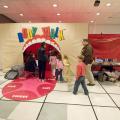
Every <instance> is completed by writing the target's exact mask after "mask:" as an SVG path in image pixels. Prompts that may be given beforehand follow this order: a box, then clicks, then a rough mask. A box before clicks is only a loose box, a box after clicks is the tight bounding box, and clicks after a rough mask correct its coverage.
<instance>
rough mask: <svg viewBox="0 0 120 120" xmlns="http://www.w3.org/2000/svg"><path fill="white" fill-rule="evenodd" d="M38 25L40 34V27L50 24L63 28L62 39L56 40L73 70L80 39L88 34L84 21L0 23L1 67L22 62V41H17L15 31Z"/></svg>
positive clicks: (79, 49) (78, 52)
mask: <svg viewBox="0 0 120 120" xmlns="http://www.w3.org/2000/svg"><path fill="white" fill-rule="evenodd" d="M32 26H36V27H38V32H39V34H40V33H41V34H42V31H41V27H47V26H50V27H52V28H55V27H57V26H58V27H60V28H62V29H65V30H64V37H65V40H64V41H57V42H58V43H59V45H60V47H61V50H62V53H63V54H66V55H68V56H69V58H70V62H71V64H72V66H71V67H72V70H73V71H75V65H76V63H77V61H76V56H77V55H79V54H80V51H81V48H82V44H81V40H82V39H83V38H87V36H88V24H86V23H60V24H57V23H56V24H54V23H44V24H42V23H35V24H34V23H31V24H30V23H14V24H0V51H1V53H0V56H1V61H0V62H1V64H2V67H3V69H6V68H8V67H11V66H13V65H17V64H23V55H22V47H23V44H24V43H22V44H21V43H19V42H18V38H17V33H18V32H21V30H22V28H31V27H32Z"/></svg>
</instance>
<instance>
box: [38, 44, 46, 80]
mask: <svg viewBox="0 0 120 120" xmlns="http://www.w3.org/2000/svg"><path fill="white" fill-rule="evenodd" d="M45 47H46V44H45V42H43V43H41V47H40V48H39V49H38V68H39V79H41V81H42V80H44V79H45V71H46V62H47V55H46V53H45V52H46V49H45Z"/></svg>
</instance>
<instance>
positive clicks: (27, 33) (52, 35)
mask: <svg viewBox="0 0 120 120" xmlns="http://www.w3.org/2000/svg"><path fill="white" fill-rule="evenodd" d="M37 30H38V28H37V27H32V29H27V28H23V29H22V33H21V32H20V33H18V39H19V42H24V39H32V38H33V37H35V35H36V33H37ZM42 32H43V35H41V36H43V37H44V38H45V39H48V40H49V39H56V38H58V40H60V41H62V40H64V35H63V30H62V29H61V30H60V28H59V27H56V28H55V29H54V28H51V29H50V27H49V26H48V27H42Z"/></svg>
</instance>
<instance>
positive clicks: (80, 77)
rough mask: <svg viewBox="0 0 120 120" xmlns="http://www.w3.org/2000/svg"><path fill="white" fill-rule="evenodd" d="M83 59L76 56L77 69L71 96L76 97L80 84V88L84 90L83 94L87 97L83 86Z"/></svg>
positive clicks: (85, 88)
mask: <svg viewBox="0 0 120 120" xmlns="http://www.w3.org/2000/svg"><path fill="white" fill-rule="evenodd" d="M83 60H84V57H83V56H78V62H79V63H78V65H77V69H76V81H75V84H74V90H73V94H74V95H76V94H77V91H78V88H79V85H80V83H81V85H82V88H83V89H84V93H85V95H88V94H89V93H88V89H87V87H86V84H85V64H84V63H83Z"/></svg>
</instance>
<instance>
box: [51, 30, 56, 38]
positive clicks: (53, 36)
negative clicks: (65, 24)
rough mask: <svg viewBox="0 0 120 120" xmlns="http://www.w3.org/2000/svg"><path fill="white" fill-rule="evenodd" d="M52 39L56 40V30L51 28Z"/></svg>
mask: <svg viewBox="0 0 120 120" xmlns="http://www.w3.org/2000/svg"><path fill="white" fill-rule="evenodd" d="M50 38H51V39H55V30H54V28H51V31H50Z"/></svg>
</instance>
